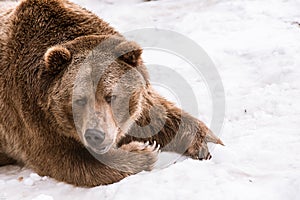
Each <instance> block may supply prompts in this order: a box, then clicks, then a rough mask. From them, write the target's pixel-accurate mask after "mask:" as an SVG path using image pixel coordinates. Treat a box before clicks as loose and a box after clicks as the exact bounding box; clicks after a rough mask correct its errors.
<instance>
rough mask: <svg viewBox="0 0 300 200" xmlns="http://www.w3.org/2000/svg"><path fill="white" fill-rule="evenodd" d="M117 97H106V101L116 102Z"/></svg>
mask: <svg viewBox="0 0 300 200" xmlns="http://www.w3.org/2000/svg"><path fill="white" fill-rule="evenodd" d="M116 98H117V96H116V95H108V96H106V97H105V101H106V102H107V103H111V102H112V101H114V100H116Z"/></svg>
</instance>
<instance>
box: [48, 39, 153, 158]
mask: <svg viewBox="0 0 300 200" xmlns="http://www.w3.org/2000/svg"><path fill="white" fill-rule="evenodd" d="M141 53H142V50H141V48H140V47H139V46H138V45H137V44H136V43H134V42H130V41H126V40H125V39H124V38H122V37H118V36H96V35H91V36H82V37H79V38H77V39H75V40H73V41H70V42H67V43H64V44H59V45H57V46H54V47H51V48H49V49H48V50H47V52H46V53H45V55H44V62H45V73H46V74H47V76H51V77H52V80H53V83H52V86H51V89H50V90H49V95H48V98H47V112H49V113H48V116H49V117H50V118H51V122H52V124H54V126H56V127H55V128H56V130H57V132H59V133H61V134H63V135H65V136H67V137H73V138H75V139H77V140H78V141H80V142H82V143H83V144H84V145H85V146H86V147H88V148H89V149H90V150H92V151H93V152H95V153H98V154H103V153H106V152H107V151H108V150H109V149H110V148H111V147H112V146H113V145H115V144H116V143H117V142H118V141H119V140H120V138H121V137H122V136H123V135H124V134H125V133H126V132H127V130H128V129H129V128H130V126H131V125H132V124H133V123H134V122H135V120H137V119H138V117H139V116H140V114H141V112H142V110H141V107H142V106H141V103H142V99H143V98H142V97H143V95H145V92H146V91H147V87H149V85H150V84H149V80H148V74H147V71H146V68H145V66H144V65H143V63H142V59H141ZM53 77H54V78H53Z"/></svg>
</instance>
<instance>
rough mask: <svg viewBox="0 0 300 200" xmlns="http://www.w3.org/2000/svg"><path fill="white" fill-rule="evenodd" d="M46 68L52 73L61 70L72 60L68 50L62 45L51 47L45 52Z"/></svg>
mask: <svg viewBox="0 0 300 200" xmlns="http://www.w3.org/2000/svg"><path fill="white" fill-rule="evenodd" d="M44 59H45V64H46V70H47V71H48V72H51V73H53V74H56V73H59V72H60V71H62V70H63V69H64V68H65V67H66V66H67V65H68V64H70V62H71V60H72V55H71V53H70V51H69V50H68V49H67V48H65V47H62V46H55V47H51V48H49V49H48V50H47V52H46V53H45V58H44Z"/></svg>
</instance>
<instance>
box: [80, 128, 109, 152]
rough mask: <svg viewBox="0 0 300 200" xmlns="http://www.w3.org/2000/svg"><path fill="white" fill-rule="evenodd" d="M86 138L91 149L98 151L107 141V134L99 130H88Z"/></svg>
mask: <svg viewBox="0 0 300 200" xmlns="http://www.w3.org/2000/svg"><path fill="white" fill-rule="evenodd" d="M84 138H85V140H86V142H87V145H88V146H89V147H91V148H93V149H98V148H99V147H100V145H101V144H102V143H103V141H104V139H105V133H104V132H102V131H100V130H97V129H87V130H86V131H85V134H84Z"/></svg>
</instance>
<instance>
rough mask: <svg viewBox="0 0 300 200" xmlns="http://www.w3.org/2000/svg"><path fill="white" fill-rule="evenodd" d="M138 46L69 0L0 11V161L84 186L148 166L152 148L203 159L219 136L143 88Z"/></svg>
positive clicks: (145, 78)
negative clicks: (19, 165) (208, 143)
mask: <svg viewBox="0 0 300 200" xmlns="http://www.w3.org/2000/svg"><path fill="white" fill-rule="evenodd" d="M141 53H142V49H141V48H140V47H139V46H138V45H137V44H136V43H135V42H132V41H127V40H126V39H125V38H124V37H123V36H122V35H121V34H120V33H118V32H117V31H115V30H114V29H113V28H112V27H110V26H109V24H107V23H106V22H104V21H103V20H101V19H99V18H98V17H97V16H96V15H94V14H92V13H91V12H89V11H87V10H85V9H84V8H81V7H79V6H78V5H76V4H73V3H71V2H69V1H67V0H22V1H21V2H19V3H18V4H17V5H16V6H14V7H13V8H7V9H2V11H1V13H0V71H1V76H0V110H1V115H0V166H2V165H7V164H13V163H18V164H22V165H24V166H26V167H28V168H31V169H32V170H34V171H36V172H37V173H38V174H40V175H47V176H50V177H52V178H55V179H56V180H58V181H64V182H66V183H70V184H74V185H77V186H88V187H91V186H96V185H105V184H111V183H114V182H117V181H119V180H121V179H123V178H125V177H127V176H129V175H132V174H136V173H138V172H141V171H143V170H146V171H149V170H151V169H152V168H153V166H154V164H155V162H156V160H157V156H158V153H159V152H160V150H161V151H172V152H177V153H180V154H184V155H186V156H189V157H191V158H194V159H199V160H202V159H210V157H211V156H210V154H209V151H208V148H207V142H213V143H218V144H222V142H221V140H220V139H219V138H217V137H216V136H215V135H214V134H213V133H212V132H211V131H210V130H209V129H208V128H207V127H206V126H205V125H204V123H202V122H201V121H199V120H197V119H196V118H194V117H192V116H190V115H189V114H187V113H185V112H184V111H182V110H181V109H179V108H177V107H176V106H175V105H173V104H172V103H170V102H168V101H167V100H166V99H164V98H163V97H161V96H160V95H159V94H158V93H156V92H155V91H154V90H153V89H152V88H151V84H150V81H149V75H148V73H147V69H146V67H145V65H144V64H143V61H142V59H141ZM159 149H160V150H159Z"/></svg>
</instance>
